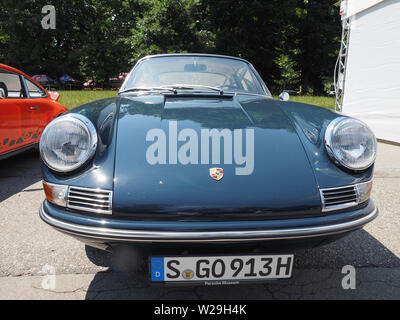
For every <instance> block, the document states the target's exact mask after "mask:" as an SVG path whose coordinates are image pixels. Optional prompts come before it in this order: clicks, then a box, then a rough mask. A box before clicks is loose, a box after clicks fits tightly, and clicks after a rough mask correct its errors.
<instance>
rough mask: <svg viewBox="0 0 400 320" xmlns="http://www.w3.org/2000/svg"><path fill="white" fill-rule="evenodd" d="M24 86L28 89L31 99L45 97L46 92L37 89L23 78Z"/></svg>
mask: <svg viewBox="0 0 400 320" xmlns="http://www.w3.org/2000/svg"><path fill="white" fill-rule="evenodd" d="M25 82H26V86H27V87H28V91H29V96H30V97H31V98H44V97H46V92H45V91H44V90H43V89H42V88H40V87H38V86H37V85H36V84H35V83H33V82H32V81H31V80H29V79H27V78H25Z"/></svg>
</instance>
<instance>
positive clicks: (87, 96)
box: [59, 91, 335, 109]
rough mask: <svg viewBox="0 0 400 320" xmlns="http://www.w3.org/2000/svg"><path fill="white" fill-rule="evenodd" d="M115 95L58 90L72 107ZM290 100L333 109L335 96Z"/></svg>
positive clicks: (62, 100)
mask: <svg viewBox="0 0 400 320" xmlns="http://www.w3.org/2000/svg"><path fill="white" fill-rule="evenodd" d="M116 95H117V91H60V100H59V102H60V103H61V104H62V105H64V106H66V107H67V108H69V109H72V108H75V107H77V106H80V105H82V104H85V103H88V102H91V101H95V100H100V99H104V98H111V97H115V96H116ZM290 101H294V102H302V103H308V104H313V105H317V106H320V107H324V108H328V109H335V98H332V97H314V96H291V97H290Z"/></svg>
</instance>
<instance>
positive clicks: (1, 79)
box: [0, 64, 68, 160]
mask: <svg viewBox="0 0 400 320" xmlns="http://www.w3.org/2000/svg"><path fill="white" fill-rule="evenodd" d="M59 97H60V95H59V94H58V93H56V92H47V91H46V90H45V89H44V88H43V87H42V86H41V85H40V84H39V83H37V82H36V81H35V80H33V79H32V78H31V77H29V76H27V75H26V74H24V73H23V72H21V71H19V70H17V69H14V68H12V67H9V66H6V65H4V64H0V160H1V159H4V158H8V157H10V156H12V155H15V154H17V153H20V152H23V151H26V150H28V149H31V148H35V147H37V145H38V143H39V140H40V136H41V134H42V132H43V130H44V128H45V127H46V126H47V124H48V123H49V122H50V121H51V120H53V119H54V118H56V117H58V116H59V115H61V114H63V113H64V112H66V111H68V109H67V108H65V107H64V106H62V105H61V104H59V103H58V102H57V101H58V98H59Z"/></svg>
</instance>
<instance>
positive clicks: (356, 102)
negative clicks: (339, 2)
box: [342, 0, 400, 143]
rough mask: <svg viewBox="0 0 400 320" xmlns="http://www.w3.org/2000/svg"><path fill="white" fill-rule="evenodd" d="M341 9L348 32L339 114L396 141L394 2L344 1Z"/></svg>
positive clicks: (399, 72)
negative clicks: (347, 22)
mask: <svg viewBox="0 0 400 320" xmlns="http://www.w3.org/2000/svg"><path fill="white" fill-rule="evenodd" d="M342 7H343V6H342ZM343 10H344V12H343V16H344V18H345V19H347V18H349V22H350V36H349V40H348V41H349V43H348V52H347V64H346V73H345V83H344V96H343V106H342V112H343V113H344V114H347V115H350V116H354V117H357V118H359V119H360V120H362V121H364V122H366V123H367V124H368V125H369V126H370V127H371V128H372V130H373V131H374V132H375V134H376V136H377V138H378V139H382V140H388V141H392V142H396V143H400V0H348V1H347V8H346V7H345V6H344V8H343Z"/></svg>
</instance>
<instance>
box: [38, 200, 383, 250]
mask: <svg viewBox="0 0 400 320" xmlns="http://www.w3.org/2000/svg"><path fill="white" fill-rule="evenodd" d="M377 215H378V209H377V208H376V207H375V204H374V203H373V201H372V200H369V201H368V204H367V205H366V206H364V207H362V208H356V209H354V210H352V211H346V212H340V213H330V214H325V215H321V216H318V217H311V218H292V219H282V220H263V221H224V222H182V221H132V220H120V219H116V218H112V217H95V216H88V215H84V214H78V213H72V212H69V211H67V210H66V209H63V208H61V207H58V206H55V205H53V204H51V203H50V202H48V201H47V200H46V201H45V202H44V203H43V205H42V207H41V208H40V217H41V218H42V219H43V220H44V221H45V222H46V223H47V224H49V225H51V226H52V227H54V228H56V229H57V230H59V231H62V232H65V233H68V234H70V235H72V236H75V237H77V238H80V239H86V240H88V241H95V242H104V243H107V242H110V243H111V242H117V243H125V242H126V243H131V242H139V243H140V242H159V243H169V242H180V243H188V242H190V243H192V242H193V243H215V242H257V241H258V242H261V241H269V240H290V239H307V238H310V239H312V238H318V237H330V236H336V235H340V234H344V233H347V232H349V231H353V230H356V229H359V228H362V227H363V226H364V225H365V224H367V223H368V222H370V221H372V220H374V219H375V218H376V217H377Z"/></svg>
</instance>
